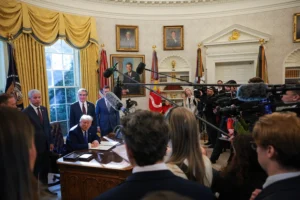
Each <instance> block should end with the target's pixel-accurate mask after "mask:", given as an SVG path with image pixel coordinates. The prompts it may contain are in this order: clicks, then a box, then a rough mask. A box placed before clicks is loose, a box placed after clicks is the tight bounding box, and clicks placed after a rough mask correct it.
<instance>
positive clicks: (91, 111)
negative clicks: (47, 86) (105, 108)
mask: <svg viewBox="0 0 300 200" xmlns="http://www.w3.org/2000/svg"><path fill="white" fill-rule="evenodd" d="M86 103H87V108H86V109H87V113H86V114H87V115H90V116H92V117H93V122H92V126H96V124H97V123H96V114H95V105H94V104H93V103H91V102H89V101H87V102H86ZM82 115H83V113H82V110H81V108H80V104H79V102H78V101H77V102H75V103H73V104H71V106H70V128H72V127H73V126H75V125H76V124H78V123H79V120H80V117H81V116H82Z"/></svg>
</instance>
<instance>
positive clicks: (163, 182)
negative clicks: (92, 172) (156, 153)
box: [96, 170, 214, 200]
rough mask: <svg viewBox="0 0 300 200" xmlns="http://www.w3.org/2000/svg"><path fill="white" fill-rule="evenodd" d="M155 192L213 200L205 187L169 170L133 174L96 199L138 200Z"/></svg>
mask: <svg viewBox="0 0 300 200" xmlns="http://www.w3.org/2000/svg"><path fill="white" fill-rule="evenodd" d="M156 191H173V192H175V193H178V194H180V195H183V196H187V197H190V198H192V199H201V200H212V199H214V196H213V194H212V192H211V191H210V190H209V189H208V188H206V187H205V186H203V185H200V184H197V183H195V182H192V181H188V180H185V179H182V178H180V177H177V176H175V175H174V174H173V173H172V172H171V171H169V170H160V171H149V172H138V173H134V174H132V175H131V176H129V177H128V178H127V179H126V181H125V182H123V183H121V184H120V185H118V186H117V187H115V188H113V189H111V190H109V191H107V192H105V193H103V194H101V195H100V196H98V197H97V198H96V199H99V200H105V199H128V200H129V199H130V200H135V199H137V200H140V199H142V198H143V197H144V196H145V195H147V194H148V193H151V192H156Z"/></svg>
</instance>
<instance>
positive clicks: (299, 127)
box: [253, 112, 300, 169]
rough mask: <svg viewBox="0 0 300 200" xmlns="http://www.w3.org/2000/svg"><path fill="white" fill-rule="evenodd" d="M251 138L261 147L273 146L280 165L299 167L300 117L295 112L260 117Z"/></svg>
mask: <svg viewBox="0 0 300 200" xmlns="http://www.w3.org/2000/svg"><path fill="white" fill-rule="evenodd" d="M253 138H254V140H255V142H256V144H257V145H260V146H262V147H263V148H265V147H267V146H273V147H274V149H275V150H276V158H275V159H276V160H277V161H278V163H279V164H281V165H282V167H285V168H297V169H300V119H299V118H298V117H297V115H296V113H292V112H286V113H273V114H270V115H265V116H263V117H260V118H259V120H258V121H257V122H256V123H255V126H254V128H253Z"/></svg>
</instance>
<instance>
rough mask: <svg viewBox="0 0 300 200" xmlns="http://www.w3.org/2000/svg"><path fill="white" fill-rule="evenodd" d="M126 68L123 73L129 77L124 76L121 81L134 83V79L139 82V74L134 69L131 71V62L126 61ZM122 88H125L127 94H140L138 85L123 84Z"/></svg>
mask: <svg viewBox="0 0 300 200" xmlns="http://www.w3.org/2000/svg"><path fill="white" fill-rule="evenodd" d="M126 69H127V72H126V73H125V75H127V76H129V77H130V78H128V77H126V76H124V80H123V83H136V82H135V81H137V82H140V75H139V74H138V73H136V72H135V71H132V63H130V62H129V63H127V64H126ZM133 80H135V81H133ZM123 89H124V90H126V93H127V94H140V86H139V85H124V87H123Z"/></svg>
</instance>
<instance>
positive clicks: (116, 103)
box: [105, 92, 129, 115]
mask: <svg viewBox="0 0 300 200" xmlns="http://www.w3.org/2000/svg"><path fill="white" fill-rule="evenodd" d="M105 98H106V100H107V101H108V103H109V104H110V105H111V107H113V109H115V110H116V111H120V110H122V112H123V113H124V114H125V115H127V114H128V113H129V111H128V109H126V108H125V107H124V106H123V103H122V102H121V100H120V99H119V98H118V97H117V96H116V95H115V94H114V93H112V92H108V93H106V96H105Z"/></svg>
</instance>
